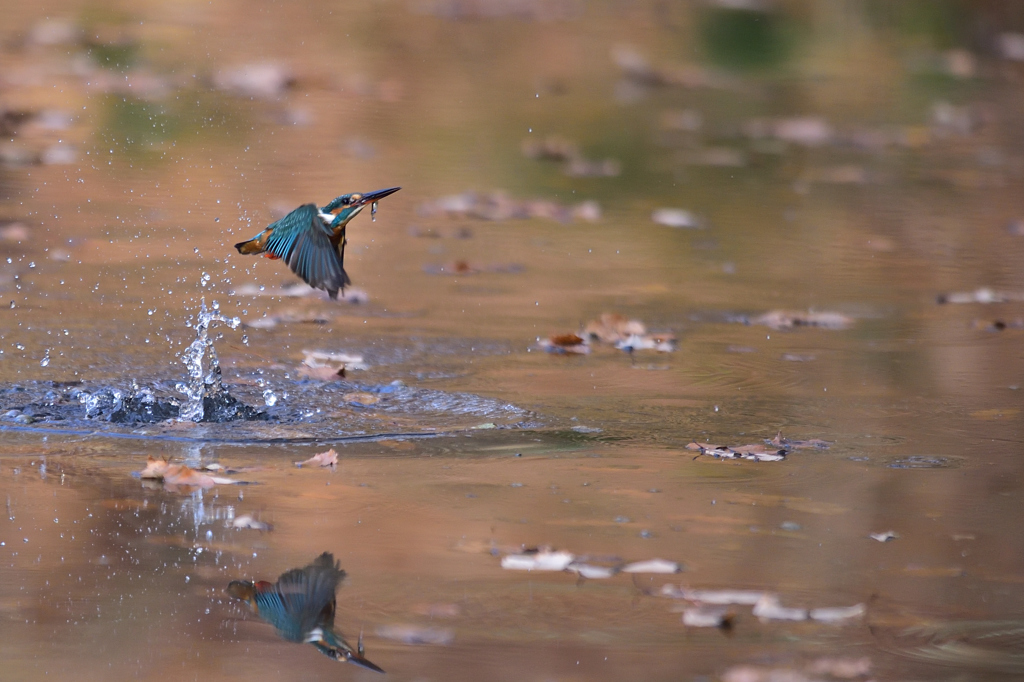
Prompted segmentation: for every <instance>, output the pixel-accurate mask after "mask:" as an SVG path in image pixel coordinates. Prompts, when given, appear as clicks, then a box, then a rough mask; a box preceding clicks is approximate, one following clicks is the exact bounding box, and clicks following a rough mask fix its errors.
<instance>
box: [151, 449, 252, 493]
mask: <svg viewBox="0 0 1024 682" xmlns="http://www.w3.org/2000/svg"><path fill="white" fill-rule="evenodd" d="M139 478H142V479H145V480H155V481H161V482H163V484H164V487H167V488H170V487H177V486H187V487H194V488H212V487H213V486H215V485H238V484H240V483H244V481H236V480H233V479H230V478H221V477H218V476H210V475H208V474H204V473H202V472H200V471H196V470H195V469H192V468H190V467H187V466H185V465H183V464H171V463H170V462H168V461H167V460H166V459H162V458H160V459H157V458H155V457H153V456H152V455H150V456H149V457H148V458H147V459H146V468H145V469H143V470H142V471H140V472H139Z"/></svg>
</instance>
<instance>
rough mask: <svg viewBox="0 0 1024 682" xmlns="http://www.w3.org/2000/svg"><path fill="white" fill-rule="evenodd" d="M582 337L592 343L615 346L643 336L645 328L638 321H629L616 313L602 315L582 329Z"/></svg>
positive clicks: (645, 331)
mask: <svg viewBox="0 0 1024 682" xmlns="http://www.w3.org/2000/svg"><path fill="white" fill-rule="evenodd" d="M583 333H584V335H586V336H588V337H589V338H590V339H591V340H592V341H600V342H601V343H608V344H616V343H619V342H620V341H623V340H625V339H627V338H629V337H630V336H634V335H635V336H644V335H646V334H647V327H645V326H644V323H643V322H641V321H640V320H630V319H627V318H625V317H623V316H622V315H619V314H618V313H602V314H601V316H600V317H599V318H597V319H596V320H591V321H590V322H588V323H587V325H586V326H585V327H584V328H583Z"/></svg>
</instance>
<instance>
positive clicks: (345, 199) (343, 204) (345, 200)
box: [341, 197, 352, 206]
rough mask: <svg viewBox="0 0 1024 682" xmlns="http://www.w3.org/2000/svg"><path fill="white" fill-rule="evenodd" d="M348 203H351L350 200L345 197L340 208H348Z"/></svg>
mask: <svg viewBox="0 0 1024 682" xmlns="http://www.w3.org/2000/svg"><path fill="white" fill-rule="evenodd" d="M350 203H352V200H351V199H349V198H348V197H345V198H344V199H342V200H341V205H342V206H348V205H349V204H350Z"/></svg>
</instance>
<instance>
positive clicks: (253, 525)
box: [231, 514, 273, 532]
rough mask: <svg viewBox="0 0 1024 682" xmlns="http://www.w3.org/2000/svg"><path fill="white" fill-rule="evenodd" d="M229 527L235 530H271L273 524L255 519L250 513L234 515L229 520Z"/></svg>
mask: <svg viewBox="0 0 1024 682" xmlns="http://www.w3.org/2000/svg"><path fill="white" fill-rule="evenodd" d="M231 527H232V528H234V529H235V530H258V531H260V532H266V531H270V530H273V526H271V525H270V524H269V523H264V522H263V521H257V520H256V519H254V518H253V517H252V515H250V514H242V515H241V516H236V517H235V518H234V520H233V521H232V522H231Z"/></svg>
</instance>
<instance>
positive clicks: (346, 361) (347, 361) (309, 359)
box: [302, 350, 370, 370]
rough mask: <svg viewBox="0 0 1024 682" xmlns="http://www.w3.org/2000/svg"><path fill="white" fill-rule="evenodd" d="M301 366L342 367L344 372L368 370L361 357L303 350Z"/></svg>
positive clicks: (352, 354)
mask: <svg viewBox="0 0 1024 682" xmlns="http://www.w3.org/2000/svg"><path fill="white" fill-rule="evenodd" d="M302 364H304V365H306V366H307V367H331V366H334V367H344V368H345V369H346V370H363V369H369V367H370V366H369V365H367V364H366V362H365V361H364V360H363V356H362V355H357V354H354V353H343V352H342V353H337V352H329V351H323V350H303V351H302Z"/></svg>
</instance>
